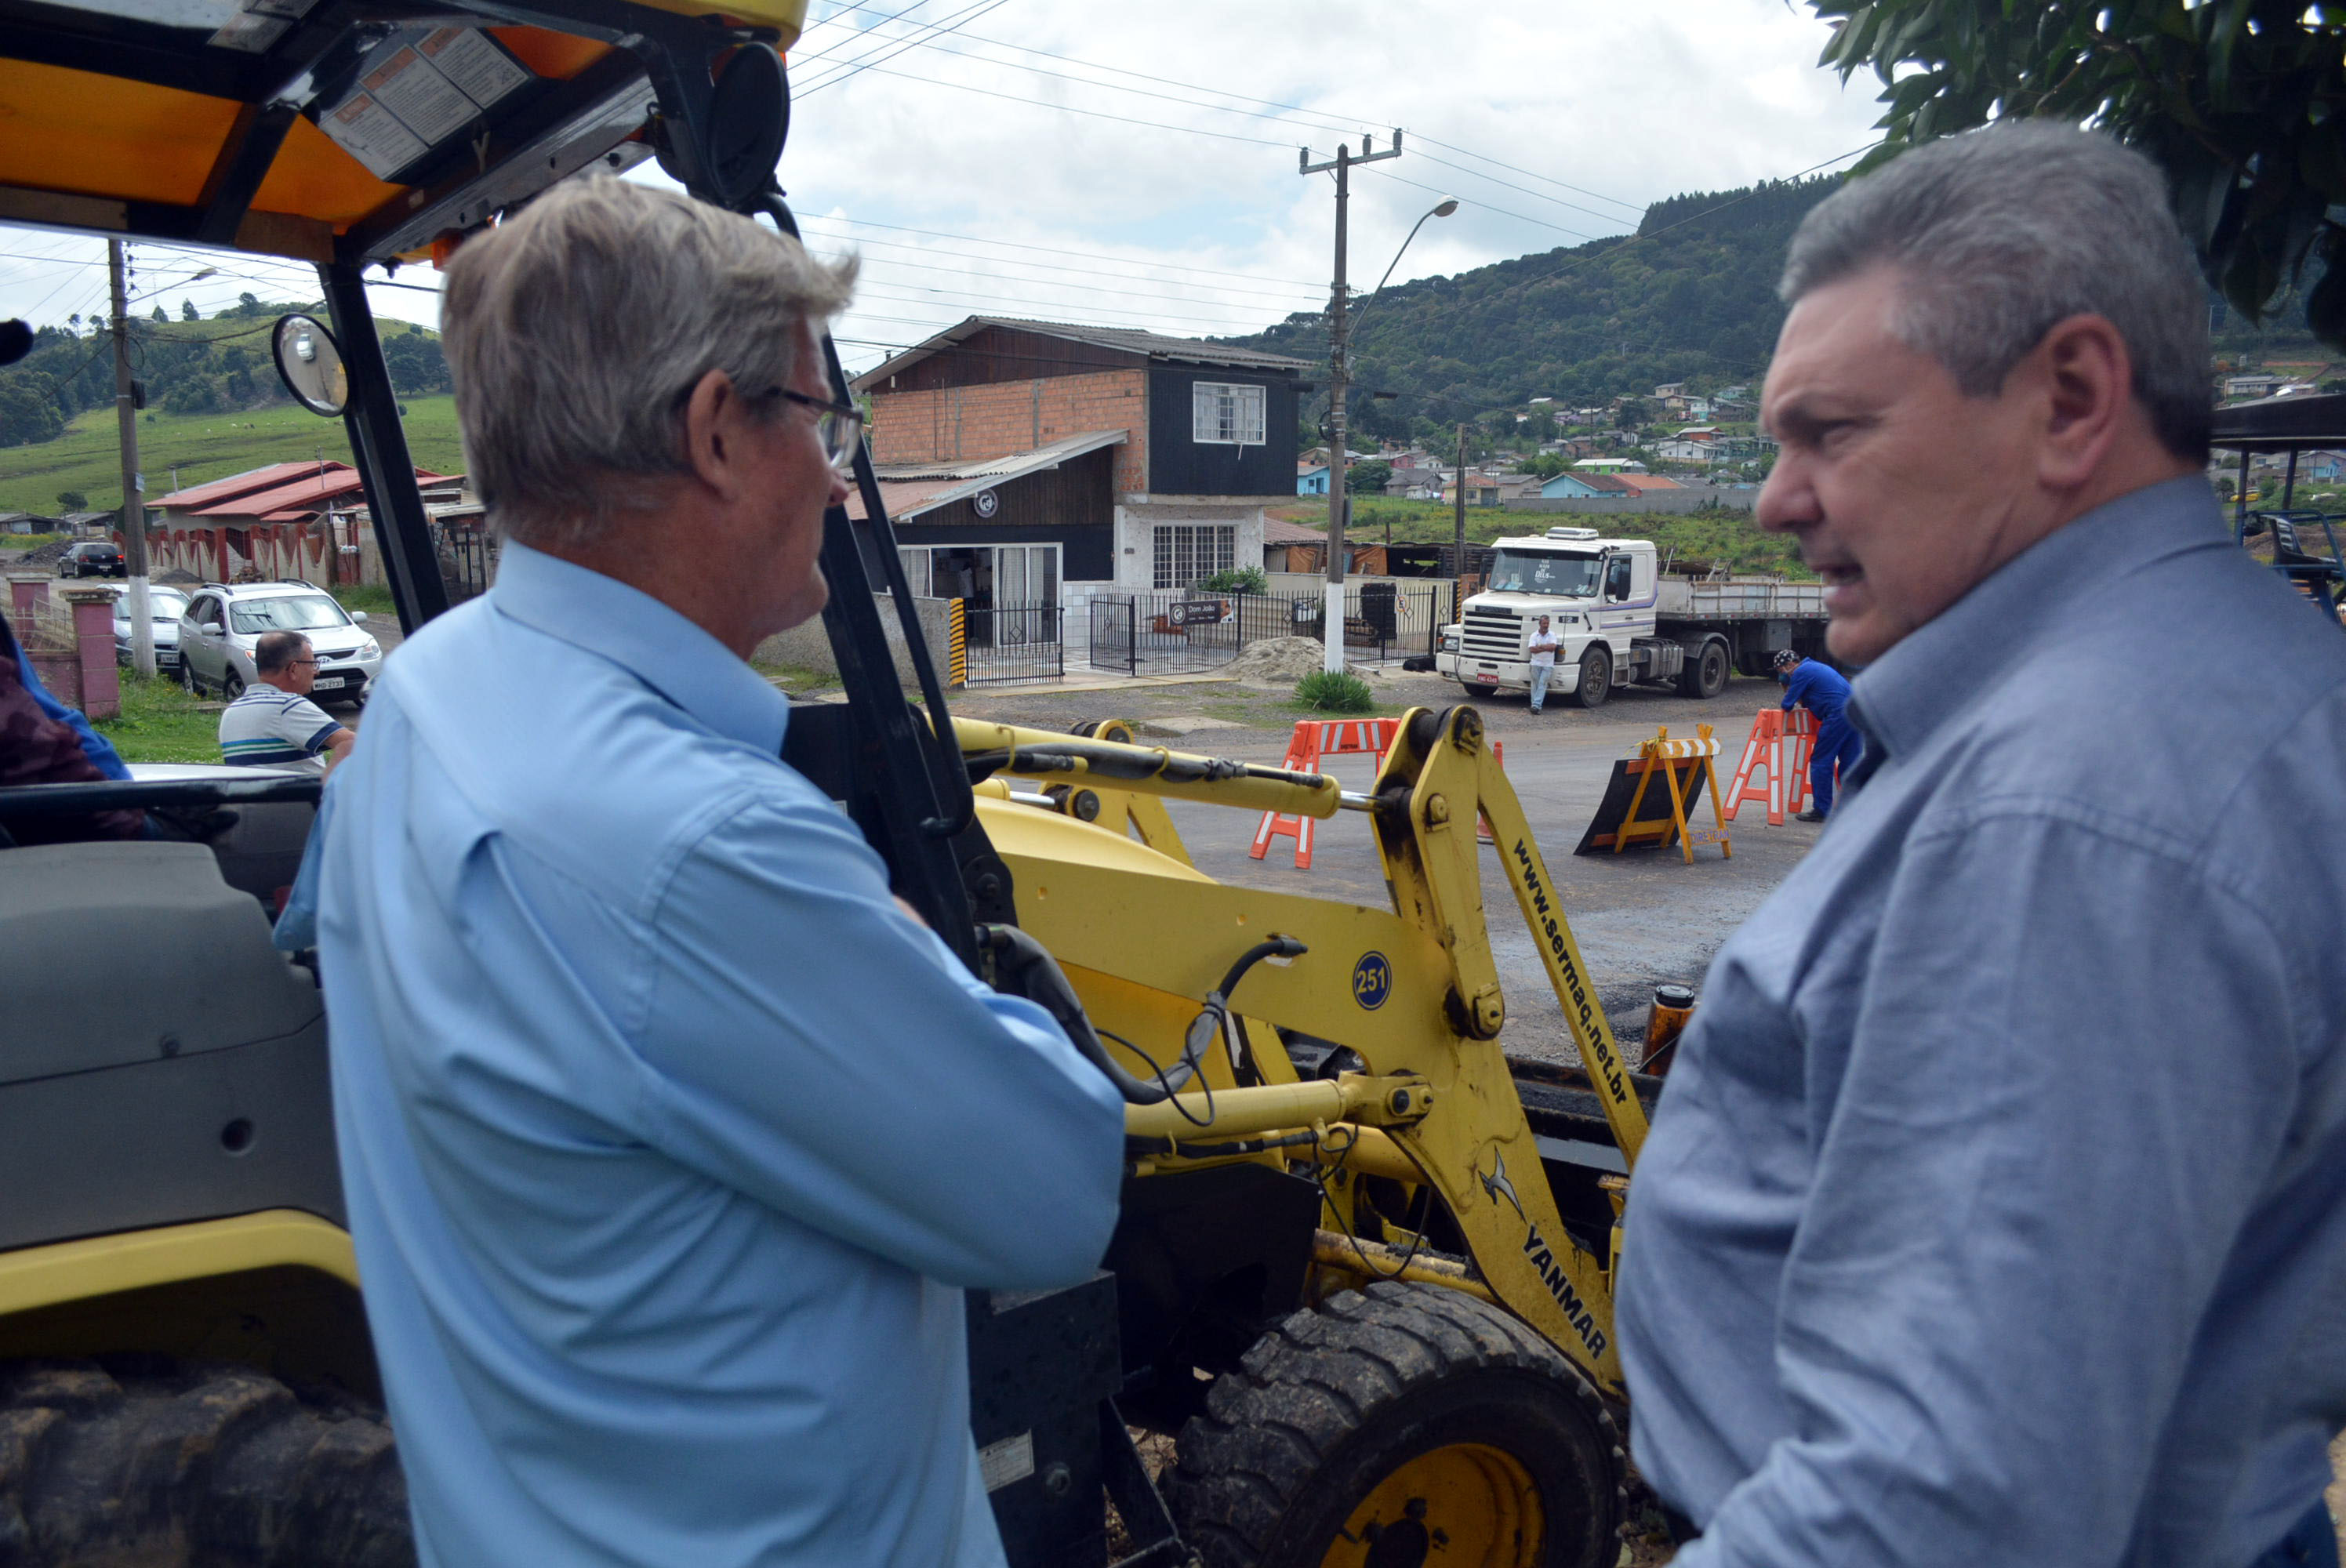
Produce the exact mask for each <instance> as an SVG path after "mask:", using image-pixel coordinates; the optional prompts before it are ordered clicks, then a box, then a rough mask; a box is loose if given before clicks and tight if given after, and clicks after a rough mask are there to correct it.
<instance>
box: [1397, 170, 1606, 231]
mask: <svg viewBox="0 0 2346 1568" xmlns="http://www.w3.org/2000/svg"><path fill="white" fill-rule="evenodd" d="M1369 172H1370V173H1371V174H1373V175H1375V176H1376V177H1377V178H1380V179H1390V180H1393V181H1395V182H1397V183H1399V184H1402V185H1407V186H1413V187H1415V188H1417V189H1419V190H1423V191H1426V192H1429V193H1430V194H1432V195H1434V196H1451V195H1454V192H1452V191H1447V190H1444V189H1443V188H1441V187H1440V186H1438V185H1428V184H1426V183H1425V182H1424V181H1423V180H1418V179H1408V178H1403V176H1401V175H1398V174H1394V173H1392V171H1391V170H1388V169H1382V168H1372V169H1370V170H1369ZM1465 205H1467V206H1469V207H1479V208H1481V209H1483V210H1484V211H1485V212H1495V213H1497V214H1499V216H1501V217H1502V218H1512V219H1515V220H1516V221H1517V222H1518V223H1528V224H1530V225H1532V226H1533V227H1534V228H1535V229H1555V230H1556V232H1557V233H1558V234H1569V235H1571V236H1572V237H1573V238H1574V239H1596V238H1597V236H1596V235H1594V234H1583V233H1582V232H1581V231H1580V230H1579V229H1566V227H1565V226H1564V225H1563V224H1561V223H1550V222H1549V221H1548V220H1547V219H1545V218H1533V217H1531V216H1529V215H1528V214H1525V213H1521V212H1510V211H1509V210H1507V209H1505V208H1504V207H1494V206H1492V205H1491V204H1490V203H1489V202H1487V201H1476V200H1474V199H1472V198H1469V199H1467V200H1466V203H1465Z"/></svg>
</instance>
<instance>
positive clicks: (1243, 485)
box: [1148, 365, 1301, 495]
mask: <svg viewBox="0 0 2346 1568" xmlns="http://www.w3.org/2000/svg"><path fill="white" fill-rule="evenodd" d="M1198 382H1227V383H1230V384H1234V385H1239V386H1260V387H1267V388H1269V389H1270V390H1269V392H1268V394H1267V395H1266V396H1265V398H1264V399H1263V444H1262V445H1260V446H1222V445H1219V444H1215V443H1200V442H1199V441H1198V440H1196V439H1195V437H1196V426H1195V424H1194V423H1192V420H1191V415H1190V408H1191V403H1190V391H1189V389H1190V388H1191V387H1193V386H1195V385H1196V384H1197V383H1198ZM1300 397H1301V387H1300V386H1299V385H1298V384H1297V377H1296V376H1295V375H1294V374H1293V373H1291V372H1272V371H1250V370H1240V369H1239V368H1238V367H1236V366H1226V367H1221V368H1214V367H1208V366H1198V365H1152V366H1150V367H1149V371H1148V489H1149V492H1150V494H1156V495H1292V494H1295V419H1296V403H1297V402H1298V400H1299V399H1300Z"/></svg>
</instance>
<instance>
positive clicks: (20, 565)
mask: <svg viewBox="0 0 2346 1568" xmlns="http://www.w3.org/2000/svg"><path fill="white" fill-rule="evenodd" d="M73 546H74V542H73V541H72V540H70V539H52V540H50V541H49V542H48V543H47V544H46V545H41V546H40V547H39V548H37V549H32V550H27V551H26V552H25V553H24V554H23V555H19V556H17V557H16V566H17V569H18V570H20V571H26V572H29V571H31V570H32V569H33V568H34V567H36V566H54V565H56V564H57V563H58V562H59V561H62V560H64V559H65V556H66V551H68V550H70V549H72V548H73Z"/></svg>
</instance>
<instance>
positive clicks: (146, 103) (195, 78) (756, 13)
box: [0, 0, 806, 264]
mask: <svg viewBox="0 0 2346 1568" xmlns="http://www.w3.org/2000/svg"><path fill="white" fill-rule="evenodd" d="M12 9H13V10H15V16H14V17H13V18H11V19H9V20H7V21H5V22H0V222H15V223H32V224H44V225H54V226H57V227H63V228H70V229H84V230H90V231H95V232H99V233H111V234H120V235H123V236H125V237H138V238H143V239H161V240H167V241H176V242H180V243H190V242H192V243H205V244H214V245H223V246H232V247H234V248H236V249H244V250H252V251H259V252H262V253H266V254H270V255H277V256H285V257H291V258H295V259H298V260H304V261H311V262H316V263H320V264H323V263H326V262H328V261H331V260H345V261H352V260H355V261H361V262H364V261H379V260H391V259H393V258H408V259H413V258H417V257H421V256H423V255H425V254H428V252H429V250H430V247H431V245H432V242H433V239H434V238H435V237H436V236H438V235H440V234H442V233H444V232H448V231H451V230H454V231H459V232H461V231H463V230H465V229H472V228H474V227H477V226H478V225H479V224H481V223H483V222H484V221H486V220H487V219H488V218H489V216H490V215H491V214H492V213H494V212H495V210H497V209H500V208H503V207H505V206H507V205H510V204H511V203H513V202H515V201H518V200H520V199H524V198H525V197H527V196H529V195H532V194H535V192H536V191H537V190H540V189H543V188H545V187H546V185H549V184H551V183H552V182H553V181H555V180H556V179H558V178H562V177H564V176H566V175H568V174H571V173H574V172H576V170H578V169H580V168H584V167H586V165H587V164H589V163H592V162H595V161H596V160H597V159H606V160H608V161H609V162H610V164H611V166H612V167H614V168H624V167H627V166H628V165H630V164H633V163H635V162H637V161H640V160H641V159H642V158H648V157H650V156H651V155H652V152H653V148H651V146H650V145H649V143H648V140H647V139H646V137H645V134H644V133H645V131H646V128H647V123H648V108H649V106H650V105H651V103H652V101H653V97H654V93H653V91H652V90H651V82H650V72H651V70H652V69H654V68H668V67H670V66H672V68H673V69H674V70H675V72H676V73H677V75H678V77H688V76H690V74H691V73H692V72H694V71H699V72H700V73H701V75H700V76H699V82H700V83H701V84H706V82H707V81H708V76H707V72H708V71H709V68H710V66H711V65H712V64H714V63H715V62H717V61H719V60H721V58H722V57H723V55H724V53H725V52H726V51H727V50H729V48H731V47H733V46H736V45H738V44H739V43H742V42H748V41H751V40H755V41H760V42H765V43H769V44H771V45H773V46H775V47H776V48H779V49H787V48H789V47H790V45H791V44H792V43H794V42H796V40H797V38H798V36H799V32H800V29H801V26H802V25H803V24H804V21H805V15H806V0H724V11H725V15H724V16H723V17H722V18H720V19H719V25H714V26H712V25H710V23H709V20H706V19H704V18H705V17H706V15H707V9H706V7H704V6H701V5H695V4H693V3H692V0H532V3H530V4H528V5H510V4H505V3H503V0H452V3H450V4H444V5H433V6H431V7H430V8H429V11H428V16H429V18H430V19H429V20H428V21H425V22H422V23H419V24H418V25H413V26H404V27H403V26H398V25H389V24H384V23H382V22H380V21H373V22H357V21H353V20H352V19H351V18H352V15H353V14H354V12H355V7H353V6H351V5H347V4H345V0H79V3H78V4H72V5H62V6H60V5H42V6H37V7H25V8H12ZM27 15H31V16H32V17H34V18H36V19H33V20H26V19H25V18H26V16H27ZM376 15H381V13H380V12H377V13H376ZM418 15H427V13H425V12H423V11H419V12H418Z"/></svg>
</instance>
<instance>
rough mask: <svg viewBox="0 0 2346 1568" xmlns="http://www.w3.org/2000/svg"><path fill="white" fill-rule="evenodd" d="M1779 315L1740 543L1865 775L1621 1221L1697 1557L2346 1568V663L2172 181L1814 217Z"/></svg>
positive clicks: (2058, 139)
mask: <svg viewBox="0 0 2346 1568" xmlns="http://www.w3.org/2000/svg"><path fill="white" fill-rule="evenodd" d="M1783 292H1784V295H1785V298H1786V299H1787V300H1789V301H1790V302H1791V305H1792V310H1791V313H1790V317H1789V318H1788V320H1787V321H1786V322H1785V325H1784V330H1783V334H1782V338H1781V340H1780V342H1779V344H1778V348H1777V352H1776V356H1775V360H1774V362H1773V364H1772V365H1771V367H1770V372H1769V376H1768V384H1767V391H1766V394H1765V397H1764V400H1763V403H1762V409H1761V413H1762V418H1763V420H1764V421H1765V423H1767V424H1768V426H1769V427H1770V430H1771V431H1772V432H1773V433H1775V435H1776V436H1777V437H1778V439H1779V440H1780V441H1781V442H1782V443H1783V451H1782V454H1781V457H1780V461H1779V463H1778V465H1777V467H1776V469H1775V471H1774V473H1773V474H1772V475H1771V476H1770V480H1769V484H1768V486H1767V489H1766V490H1765V492H1764V493H1763V494H1762V496H1761V498H1760V523H1761V524H1762V525H1763V526H1765V527H1768V528H1770V529H1775V530H1780V531H1785V532H1789V533H1790V534H1792V535H1794V536H1796V537H1797V538H1798V539H1799V541H1800V548H1801V551H1802V555H1803V556H1804V558H1805V559H1806V560H1807V561H1808V562H1809V563H1810V565H1811V566H1813V567H1814V568H1815V569H1816V570H1817V572H1818V574H1819V575H1821V577H1822V578H1823V579H1824V581H1825V583H1826V585H1827V594H1826V603H1827V606H1828V608H1829V610H1830V612H1831V616H1832V626H1831V636H1830V639H1829V640H1830V646H1831V649H1832V651H1833V653H1834V655H1835V656H1836V657H1839V658H1841V660H1843V661H1845V662H1848V663H1851V664H1857V665H1863V666H1865V667H1866V668H1865V669H1864V670H1863V672H1862V674H1861V675H1860V676H1859V677H1858V679H1857V681H1856V683H1855V688H1854V693H1853V695H1852V697H1851V701H1850V705H1849V713H1850V716H1851V719H1852V721H1853V722H1854V723H1855V724H1856V726H1857V728H1859V730H1860V731H1861V732H1862V735H1863V737H1864V753H1863V757H1862V760H1861V761H1860V763H1859V764H1858V766H1857V767H1856V769H1853V770H1851V773H1850V774H1849V775H1846V776H1845V777H1844V779H1843V785H1844V789H1845V791H1846V793H1845V794H1844V797H1843V799H1842V800H1841V803H1840V805H1839V806H1838V807H1837V808H1836V809H1835V810H1834V812H1833V816H1832V820H1831V823H1830V824H1829V825H1828V826H1827V828H1826V830H1825V831H1824V832H1823V834H1822V835H1821V839H1820V840H1819V842H1818V844H1817V846H1816V848H1815V849H1814V850H1812V851H1811V853H1810V855H1809V856H1808V858H1807V859H1806V860H1804V861H1803V862H1802V863H1801V864H1800V867H1799V868H1798V869H1797V870H1796V871H1794V872H1793V873H1792V875H1791V876H1790V877H1789V878H1787V879H1786V881H1784V883H1783V885H1782V886H1781V887H1780V888H1779V889H1778V890H1777V891H1776V893H1775V894H1774V895H1773V896H1772V897H1771V898H1770V900H1769V901H1768V902H1767V903H1766V904H1765V905H1764V906H1762V908H1761V909H1760V911H1759V912H1758V913H1757V914H1756V915H1754V916H1753V918H1752V919H1751V920H1750V921H1749V922H1748V923H1747V924H1746V925H1745V927H1744V928H1743V929H1742V930H1741V931H1740V932H1738V933H1737V934H1736V935H1735V936H1734V938H1733V939H1731V940H1730V941H1729V943H1728V944H1727V945H1726V947H1724V948H1723V949H1722V950H1721V951H1720V952H1719V957H1718V959H1717V961H1716V962H1714V964H1713V965H1712V968H1711V972H1710V977H1709V983H1708V987H1707V991H1708V994H1707V996H1706V999H1705V1003H1704V1005H1703V1008H1702V1010H1701V1011H1700V1013H1698V1015H1697V1017H1696V1019H1695V1022H1694V1023H1693V1025H1692V1027H1691V1029H1690V1030H1689V1032H1688V1035H1687V1037H1686V1041H1685V1044H1684V1045H1683V1046H1682V1047H1681V1051H1680V1056H1679V1060H1678V1065H1677V1067H1676V1070H1675V1071H1674V1072H1673V1073H1672V1074H1671V1077H1670V1088H1669V1093H1668V1095H1667V1096H1666V1097H1665V1098H1664V1100H1663V1102H1662V1104H1661V1106H1660V1108H1659V1112H1658V1115H1657V1117H1656V1119H1655V1123H1654V1128H1653V1135H1652V1137H1651V1138H1650V1140H1649V1141H1648V1142H1647V1145H1646V1147H1645V1153H1644V1157H1643V1158H1642V1160H1641V1161H1640V1162H1639V1165H1638V1167H1637V1177H1636V1184H1635V1186H1634V1188H1633V1191H1632V1194H1631V1196H1630V1199H1629V1208H1628V1217H1627V1243H1626V1248H1625V1257H1624V1265H1623V1273H1624V1278H1623V1281H1622V1287H1621V1301H1620V1318H1619V1329H1620V1337H1621V1350H1622V1358H1623V1361H1624V1363H1625V1365H1626V1368H1627V1374H1628V1381H1629V1387H1630V1390H1631V1396H1632V1408H1633V1410H1634V1411H1635V1416H1636V1432H1635V1443H1636V1451H1637V1461H1638V1464H1639V1466H1640V1468H1641V1469H1642V1470H1643V1471H1644V1473H1645V1474H1646V1475H1647V1478H1648V1479H1649V1480H1650V1481H1652V1483H1653V1485H1654V1487H1655V1488H1656V1490H1657V1491H1658V1492H1659V1493H1660V1495H1661V1496H1662V1498H1663V1499H1664V1500H1665V1501H1666V1502H1668V1504H1669V1505H1671V1507H1672V1508H1673V1509H1675V1510H1676V1511H1678V1513H1679V1514H1680V1515H1682V1516H1683V1517H1682V1521H1681V1522H1682V1523H1683V1525H1684V1526H1685V1529H1686V1532H1688V1533H1690V1534H1691V1533H1693V1532H1699V1534H1698V1538H1696V1539H1693V1540H1691V1541H1690V1542H1689V1543H1688V1544H1687V1545H1686V1546H1685V1548H1684V1549H1683V1551H1682V1552H1681V1553H1680V1554H1679V1556H1678V1563H1680V1564H1682V1565H1683V1568H1724V1565H1726V1564H1738V1565H1741V1564H1762V1563H1765V1564H1782V1565H1787V1568H1789V1565H1792V1564H1821V1563H1869V1564H1892V1563H1895V1564H1900V1565H1902V1568H1929V1565H1934V1564H1945V1565H1947V1568H1978V1565H1982V1564H1990V1563H1994V1564H2005V1563H2009V1564H2026V1565H2029V1568H2088V1565H2105V1564H2106V1565H2118V1564H2123V1565H2126V1568H2249V1564H2251V1563H2268V1562H2270V1563H2284V1562H2286V1563H2306V1562H2321V1563H2331V1562H2334V1561H2335V1557H2334V1555H2333V1553H2334V1552H2335V1543H2334V1540H2333V1539H2332V1537H2331V1527H2330V1522H2329V1520H2328V1518H2327V1516H2326V1514H2325V1513H2324V1512H2323V1511H2322V1509H2321V1501H2320V1499H2321V1490H2322V1487H2323V1485H2324V1483H2325V1481H2327V1479H2328V1477H2329V1467H2328V1464H2327V1461H2326V1459H2325V1454H2324V1451H2325V1448H2326V1446H2327V1444H2328V1443H2329V1441H2330V1440H2331V1437H2332V1436H2333V1435H2334V1434H2335V1433H2336V1432H2337V1431H2339V1429H2340V1428H2341V1425H2346V960H2341V953H2340V951H2339V945H2338V944H2339V939H2340V933H2341V932H2346V814H2341V811H2340V809H2339V800H2340V788H2341V779H2346V637H2341V635H2340V629H2339V627H2338V626H2337V625H2336V624H2335V623H2334V622H2329V623H2325V617H2323V616H2320V615H2319V614H2317V613H2316V612H2315V611H2314V610H2313V609H2312V608H2311V606H2309V605H2308V603H2307V602H2306V601H2304V600H2303V599H2301V598H2300V597H2298V596H2295V595H2294V594H2292V593H2290V592H2289V591H2288V589H2287V588H2286V587H2285V586H2284V585H2283V584H2282V583H2281V582H2280V579H2279V578H2277V577H2276V576H2274V575H2272V574H2271V573H2270V572H2269V571H2267V570H2265V569H2263V568H2261V567H2259V566H2258V565H2256V564H2254V563H2253V562H2251V561H2250V560H2249V559H2248V557H2246V556H2245V555H2243V554H2242V553H2241V552H2239V550H2238V549H2236V548H2234V547H2233V546H2232V545H2230V544H2229V542H2228V539H2227V537H2226V535H2225V532H2224V529H2223V524H2222V518H2221V515H2220V514H2219V510H2218V508H2217V506H2216V504H2215V501H2214V498H2213V497H2212V495H2211V494H2210V493H2209V491H2208V484H2207V481H2206V479H2205V478H2204V477H2203V475H2202V472H2201V471H2202V464H2203V463H2204V462H2205V460H2206V456H2207V443H2208V379H2207V363H2208V356H2207V344H2206V339H2205V334H2204V330H2203V326H2202V323H2203V322H2204V321H2205V317H2206V310H2205V305H2204V302H2203V301H2204V290H2203V286H2202V284H2201V282H2200V280H2199V277H2198V270H2197V268H2196V266H2195V265H2194V263H2193V260H2192V259H2191V257H2190V255H2189V253H2188V249H2187V248H2186V246H2185V245H2184V242H2183V240H2182V239H2181V238H2180V236H2179V235H2178V232H2177V229H2176V227H2175V225H2174V222H2173V220H2172V219H2171V218H2170V217H2169V216H2168V209H2167V205H2166V189H2165V184H2164V181H2163V180H2162V179H2161V178H2160V177H2159V175H2158V173H2157V170H2156V168H2153V167H2152V166H2151V165H2150V164H2149V163H2148V162H2147V160H2145V159H2142V158H2138V157H2137V156H2136V155H2135V154H2133V153H2130V152H2127V151H2126V150H2124V149H2122V148H2119V147H2117V145H2116V144H2115V143H2112V142H2109V141H2107V140H2105V139H2103V138H2100V137H2092V136H2088V135H2085V134H2082V133H2079V132H2076V131H2075V130H2071V129H2067V128H2066V127H2055V126H2052V125H2049V124H2047V125H2036V126H2012V127H1997V128H1994V129H1991V130H1988V131H1984V132H1980V133H1976V134H1974V135H1969V136H1964V137H1956V138H1953V139H1952V140H1949V141H1945V142H1941V143H1938V144H1935V145H1933V146H1931V147H1927V148H1923V149H1921V150H1919V151H1915V152H1912V153H1909V154H1907V155H1905V156H1904V157H1902V158H1900V159H1898V160H1897V161H1896V162H1895V163H1893V164H1892V165H1890V166H1889V167H1888V168H1886V169H1885V170H1883V171H1882V172H1881V173H1878V174H1875V175H1872V176H1871V177H1869V178H1864V179H1861V180H1858V181H1855V182H1853V183H1852V184H1851V186H1849V187H1848V188H1846V189H1844V190H1842V191H1841V192H1840V193H1838V194H1836V195H1835V196H1834V197H1832V198H1831V199H1829V200H1827V201H1825V202H1824V203H1822V204H1821V205H1820V206H1819V207H1818V208H1817V209H1815V210H1814V211H1813V212H1812V213H1811V215H1810V217H1809V218H1808V219H1807V221H1806V222H1805V223H1804V224H1803V225H1802V227H1801V229H1800V233H1799V235H1798V237H1797V238H1796V239H1794V241H1793V244H1792V248H1791V253H1790V259H1789V263H1788V266H1787V269H1786V271H1785V277H1784V284H1783Z"/></svg>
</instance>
